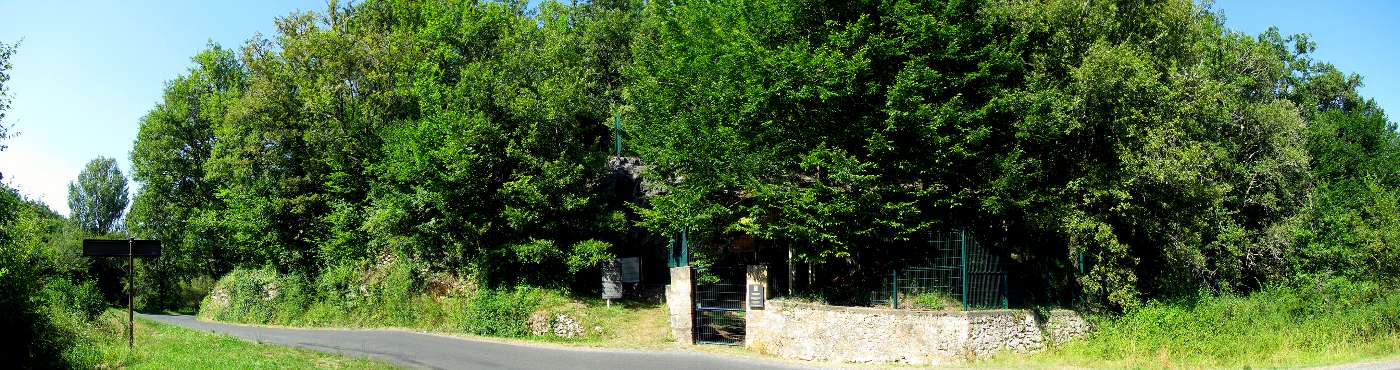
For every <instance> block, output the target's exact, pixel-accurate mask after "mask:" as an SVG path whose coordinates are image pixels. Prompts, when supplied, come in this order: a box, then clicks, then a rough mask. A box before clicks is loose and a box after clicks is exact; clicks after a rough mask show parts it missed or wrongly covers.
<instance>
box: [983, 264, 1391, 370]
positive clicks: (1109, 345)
mask: <svg viewBox="0 0 1400 370" xmlns="http://www.w3.org/2000/svg"><path fill="white" fill-rule="evenodd" d="M1098 321H1099V322H1098V326H1099V329H1098V330H1097V331H1096V332H1095V333H1093V334H1091V335H1090V336H1089V337H1087V338H1083V339H1080V340H1077V341H1074V342H1070V343H1068V344H1066V345H1063V346H1059V347H1054V348H1051V349H1049V350H1046V351H1044V352H1040V353H1036V354H1011V353H1003V354H1001V355H999V356H996V357H993V358H991V359H988V360H984V361H980V362H977V363H974V364H973V365H982V366H989V367H1017V368H1021V367H1038V368H1065V367H1076V368H1085V367H1088V368H1247V367H1267V368H1280V367H1285V368H1294V367H1307V366H1322V365H1331V364H1340V363H1352V362H1359V361H1369V360H1376V359H1386V358H1395V356H1396V355H1397V354H1400V291H1397V290H1395V289H1384V288H1381V287H1379V286H1377V285H1375V284H1370V283H1354V282H1348V281H1345V280H1341V279H1331V280H1314V281H1309V282H1296V283H1293V284H1287V285H1279V286H1273V287H1269V288H1267V289H1264V290H1262V291H1259V292H1256V293H1254V294H1251V295H1248V296H1229V295H1227V296H1209V295H1202V296H1200V297H1197V298H1193V299H1185V300H1180V301H1175V302H1154V303H1149V304H1147V305H1146V306H1144V307H1141V308H1139V309H1136V310H1133V311H1131V312H1129V313H1127V314H1125V315H1123V316H1120V317H1116V318H1110V319H1103V320H1098Z"/></svg>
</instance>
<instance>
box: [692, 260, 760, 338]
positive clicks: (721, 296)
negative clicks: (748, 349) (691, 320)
mask: <svg viewBox="0 0 1400 370" xmlns="http://www.w3.org/2000/svg"><path fill="white" fill-rule="evenodd" d="M746 271H747V270H746V269H745V268H744V267H743V266H737V267H731V266H724V267H714V266H710V267H704V266H697V267H695V271H694V275H693V276H695V315H694V317H695V343H705V344H727V345H743V344H744V285H745V282H746V280H745V277H744V274H745V272H746Z"/></svg>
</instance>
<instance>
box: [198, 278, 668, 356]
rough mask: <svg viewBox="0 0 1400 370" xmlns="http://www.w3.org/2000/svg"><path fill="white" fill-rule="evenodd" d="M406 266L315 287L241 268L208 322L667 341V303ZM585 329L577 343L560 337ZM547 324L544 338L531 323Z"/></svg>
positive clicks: (226, 282)
mask: <svg viewBox="0 0 1400 370" xmlns="http://www.w3.org/2000/svg"><path fill="white" fill-rule="evenodd" d="M423 271H424V270H423V269H419V268H414V266H413V264H412V263H411V262H408V261H406V260H381V261H380V262H379V263H378V264H375V265H361V266H343V267H338V268H334V269H330V270H329V271H328V272H326V273H324V274H322V275H321V276H320V277H318V278H316V279H314V280H311V279H308V278H306V277H305V276H304V275H299V274H279V273H277V272H276V271H274V270H271V269H258V270H252V269H235V270H234V271H233V272H231V273H229V274H228V275H225V276H224V277H223V278H222V279H220V280H219V282H218V283H217V284H216V285H215V286H214V289H213V293H212V294H210V295H209V296H208V297H207V298H205V300H204V303H203V305H201V307H200V310H199V316H200V317H201V318H205V319H210V320H220V321H232V322H241V323H251V324H275V325H290V326H321V327H325V326H330V327H371V328H372V327H403V328H414V329H423V330H431V331H437V332H444V333H464V334H471V335H483V336H496V337H514V338H532V339H540V340H551V341H567V342H575V343H582V344H588V343H607V344H616V345H625V346H629V347H641V346H653V345H658V344H661V343H664V342H666V341H667V340H668V338H667V336H668V335H669V334H670V332H669V330H668V329H667V328H668V326H666V314H665V312H664V310H663V309H662V307H661V305H659V304H656V303H652V304H643V303H638V302H628V303H627V304H628V305H629V306H627V307H624V306H622V304H619V305H618V307H615V308H614V307H600V305H601V302H581V301H578V300H576V299H573V298H570V297H569V296H567V295H566V293H564V292H561V291H558V290H553V289H542V288H535V287H530V286H519V287H511V288H504V287H503V288H484V287H477V286H475V285H472V283H470V282H469V281H467V280H460V279H455V278H452V277H449V276H447V275H444V274H436V275H424V274H423ZM560 315H563V316H565V317H564V318H562V319H563V320H569V321H570V322H574V323H577V326H576V327H574V328H573V329H576V330H577V332H572V333H570V335H572V336H571V337H559V336H558V335H557V334H556V333H555V332H554V331H553V329H554V328H555V324H556V323H558V321H559V320H560V319H561V318H560ZM532 324H535V325H543V326H542V327H541V328H542V330H543V332H535V330H539V329H536V328H532V327H531V325H532Z"/></svg>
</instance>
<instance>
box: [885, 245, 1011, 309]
mask: <svg viewBox="0 0 1400 370" xmlns="http://www.w3.org/2000/svg"><path fill="white" fill-rule="evenodd" d="M928 246H929V248H930V252H931V256H930V259H929V261H928V263H927V265H923V266H911V267H905V268H901V269H897V270H894V271H890V273H889V275H888V276H887V277H885V278H884V281H883V284H882V288H881V289H879V290H877V291H875V292H872V293H871V297H870V302H871V304H874V305H879V306H889V307H891V308H897V309H900V308H904V309H908V308H923V309H935V310H951V309H961V310H964V311H966V310H971V309H993V308H1007V284H1008V282H1007V277H1006V262H1005V259H1004V258H1003V256H1002V255H1000V254H998V253H995V251H993V250H991V249H989V248H984V247H983V246H982V244H980V243H978V242H977V241H976V238H973V237H972V234H970V233H968V232H966V231H964V230H952V231H941V232H931V233H929V235H928Z"/></svg>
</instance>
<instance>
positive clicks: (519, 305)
mask: <svg viewBox="0 0 1400 370" xmlns="http://www.w3.org/2000/svg"><path fill="white" fill-rule="evenodd" d="M542 297H543V294H542V292H541V291H540V290H539V289H537V288H516V289H515V290H512V291H499V290H491V289H482V290H480V291H478V292H477V294H476V296H475V297H473V298H472V300H471V302H470V303H469V304H468V306H467V317H466V320H465V322H463V326H462V330H463V331H466V332H467V333H471V334H476V335H489V336H499V337H519V336H524V335H526V334H528V333H529V328H528V327H527V325H526V321H527V320H529V316H530V313H532V312H534V311H535V309H536V308H538V307H539V304H540V301H541V300H542Z"/></svg>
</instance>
